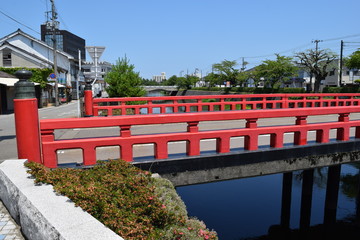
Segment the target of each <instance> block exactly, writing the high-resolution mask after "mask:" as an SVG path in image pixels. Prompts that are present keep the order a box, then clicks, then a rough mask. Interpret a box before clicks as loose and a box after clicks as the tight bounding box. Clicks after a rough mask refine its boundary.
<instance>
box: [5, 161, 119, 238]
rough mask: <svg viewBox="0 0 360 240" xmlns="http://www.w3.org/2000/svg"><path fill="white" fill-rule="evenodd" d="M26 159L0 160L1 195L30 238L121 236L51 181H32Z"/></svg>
mask: <svg viewBox="0 0 360 240" xmlns="http://www.w3.org/2000/svg"><path fill="white" fill-rule="evenodd" d="M24 162H25V160H7V161H4V162H3V163H1V164H0V198H1V200H2V201H3V203H4V205H5V206H6V208H7V209H8V211H9V213H10V215H11V216H12V217H13V218H14V220H15V221H16V222H17V223H18V224H19V225H20V226H21V230H22V233H23V235H24V236H25V237H26V238H27V239H29V240H52V239H64V240H65V239H66V240H82V239H83V240H91V239H93V240H95V239H96V240H98V239H102V240H122V239H123V238H121V237H120V236H119V235H117V234H116V233H114V232H113V231H111V230H110V229H109V228H107V227H106V226H104V225H103V224H102V223H101V222H99V221H98V220H96V219H95V218H94V217H92V216H91V215H90V214H88V213H87V212H85V211H83V210H82V209H81V208H80V207H75V205H74V203H73V202H71V201H70V200H69V199H68V198H67V197H65V196H60V195H57V194H56V193H55V192H54V189H53V187H52V186H51V185H44V184H43V185H35V183H34V179H33V178H32V177H31V175H30V174H28V173H27V172H26V170H27V169H26V168H25V166H24Z"/></svg>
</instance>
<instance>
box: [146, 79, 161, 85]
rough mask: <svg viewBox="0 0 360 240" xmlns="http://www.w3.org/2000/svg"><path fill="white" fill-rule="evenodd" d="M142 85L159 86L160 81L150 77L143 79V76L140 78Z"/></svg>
mask: <svg viewBox="0 0 360 240" xmlns="http://www.w3.org/2000/svg"><path fill="white" fill-rule="evenodd" d="M142 85H143V86H160V85H161V83H158V82H157V81H155V80H152V79H145V78H143V79H142Z"/></svg>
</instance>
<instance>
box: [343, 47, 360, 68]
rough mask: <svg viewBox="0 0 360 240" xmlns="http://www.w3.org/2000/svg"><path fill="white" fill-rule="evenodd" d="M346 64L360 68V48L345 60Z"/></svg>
mask: <svg viewBox="0 0 360 240" xmlns="http://www.w3.org/2000/svg"><path fill="white" fill-rule="evenodd" d="M345 66H346V67H347V68H349V69H360V50H357V51H355V52H353V53H352V54H351V55H350V56H349V58H347V59H346V60H345Z"/></svg>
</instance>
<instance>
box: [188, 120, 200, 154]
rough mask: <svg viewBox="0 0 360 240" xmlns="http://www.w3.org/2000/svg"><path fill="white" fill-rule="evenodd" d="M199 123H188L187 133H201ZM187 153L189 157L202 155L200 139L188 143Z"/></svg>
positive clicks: (190, 140)
mask: <svg viewBox="0 0 360 240" xmlns="http://www.w3.org/2000/svg"><path fill="white" fill-rule="evenodd" d="M198 124H199V122H188V126H187V131H188V133H197V132H199V127H198ZM186 152H187V155H189V156H197V155H199V154H200V141H199V140H198V139H193V138H191V139H189V140H187V141H186Z"/></svg>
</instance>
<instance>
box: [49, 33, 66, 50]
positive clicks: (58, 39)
mask: <svg viewBox="0 0 360 240" xmlns="http://www.w3.org/2000/svg"><path fill="white" fill-rule="evenodd" d="M55 38H56V49H59V50H64V38H63V36H62V35H56V36H55ZM45 42H46V44H47V45H49V46H50V47H52V46H54V44H53V35H45Z"/></svg>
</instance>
